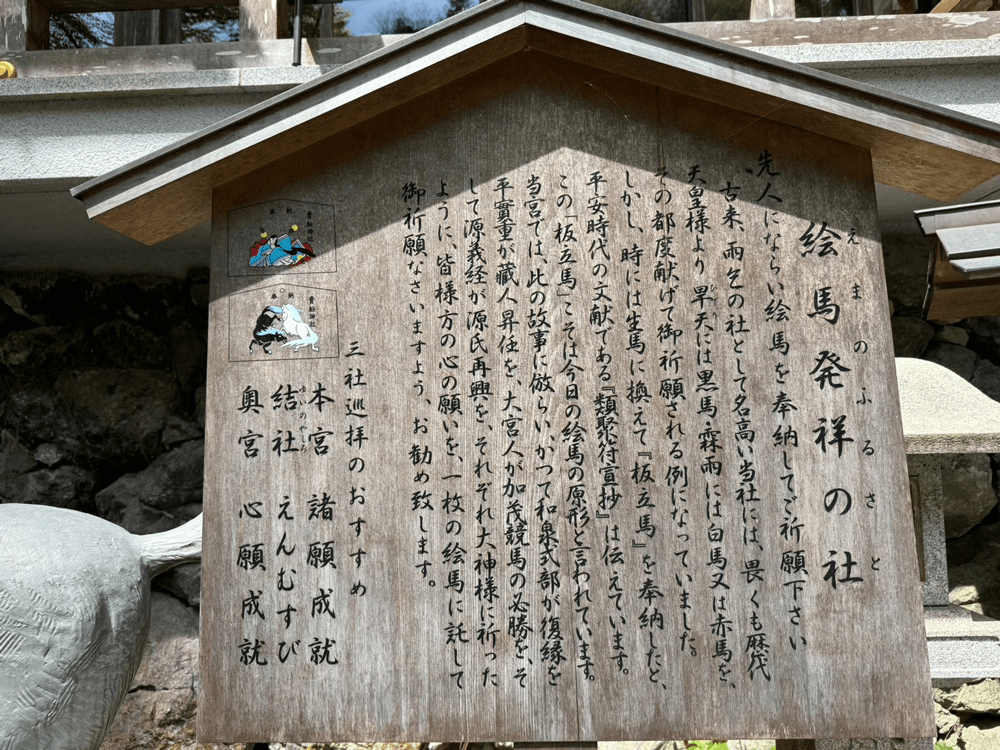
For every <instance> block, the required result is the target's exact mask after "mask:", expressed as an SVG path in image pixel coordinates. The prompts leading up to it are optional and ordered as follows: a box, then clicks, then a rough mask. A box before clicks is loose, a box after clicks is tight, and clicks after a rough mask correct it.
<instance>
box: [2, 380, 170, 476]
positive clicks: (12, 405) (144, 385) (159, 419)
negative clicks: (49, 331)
mask: <svg viewBox="0 0 1000 750" xmlns="http://www.w3.org/2000/svg"><path fill="white" fill-rule="evenodd" d="M177 402H178V393H177V386H176V382H175V380H174V377H173V376H172V375H171V374H170V373H165V372H161V371H158V370H109V369H101V370H82V371H77V370H71V371H67V372H63V373H61V374H60V375H59V376H58V378H57V379H56V383H55V386H54V388H47V387H44V386H42V385H38V386H32V385H26V386H23V387H22V388H21V389H20V390H17V391H15V392H14V393H13V394H12V395H11V397H10V399H9V400H8V402H7V406H6V408H5V410H4V415H3V418H4V422H5V423H6V425H7V426H8V427H9V428H10V429H11V430H12V431H13V432H16V433H17V434H18V435H20V436H21V439H22V440H24V441H25V442H29V441H30V442H33V443H42V442H46V443H54V444H55V445H57V446H58V447H59V448H61V449H62V450H64V451H66V453H67V454H69V456H71V457H72V458H74V459H76V460H80V461H84V462H99V461H111V462H116V463H119V464H128V463H134V462H135V461H137V460H143V459H144V460H145V461H148V460H149V459H150V458H152V457H154V456H156V455H158V454H159V453H160V452H161V451H162V448H161V446H160V433H161V431H162V430H163V428H164V426H165V425H166V421H167V417H168V416H170V414H171V413H173V411H174V409H175V407H176V404H177Z"/></svg>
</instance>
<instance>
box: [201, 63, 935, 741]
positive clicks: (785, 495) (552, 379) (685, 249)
mask: <svg viewBox="0 0 1000 750" xmlns="http://www.w3.org/2000/svg"><path fill="white" fill-rule="evenodd" d="M580 70H581V69H580V68H579V67H577V66H576V65H572V64H552V63H551V61H549V62H547V63H546V64H545V65H539V64H538V61H537V59H536V60H532V59H531V58H530V57H526V58H522V59H521V60H520V61H519V62H517V63H509V62H508V63H507V64H505V65H503V66H500V67H498V68H496V69H488V70H485V71H482V72H481V73H479V74H475V75H473V76H470V77H468V78H466V79H465V80H464V81H462V82H461V83H457V84H452V85H448V86H444V87H441V88H439V89H437V90H435V91H434V92H432V93H429V94H427V95H424V96H422V97H419V98H417V99H415V100H414V101H413V102H412V103H411V104H409V105H407V106H405V107H401V108H397V109H395V110H392V111H389V112H385V113H383V114H381V115H377V116H373V117H371V118H369V119H368V120H367V121H365V122H364V123H363V124H361V125H356V126H354V127H351V128H348V129H345V130H342V131H340V132H339V133H338V135H337V136H336V137H335V138H330V139H329V140H327V141H325V142H323V143H321V144H318V145H317V146H315V147H313V148H307V149H304V150H302V151H300V152H298V153H297V154H293V155H290V156H288V157H286V158H284V159H282V160H281V161H280V162H278V163H277V164H268V165H262V166H261V168H260V169H258V170H257V171H255V172H253V173H251V174H250V175H249V176H248V177H247V178H245V179H237V180H234V181H232V182H231V183H230V184H228V185H226V186H225V187H224V188H222V189H220V190H218V191H217V192H216V194H215V202H214V206H213V209H214V216H213V274H212V300H213V301H212V305H211V313H210V314H211V320H210V332H209V336H210V339H209V350H210V374H209V379H208V383H209V385H208V388H209V391H208V396H207V403H208V414H207V419H208V424H207V428H206V429H207V433H208V434H209V435H212V436H213V439H212V440H210V441H209V445H208V446H207V456H206V464H207V465H208V466H211V467H212V469H211V470H210V471H209V472H207V476H206V509H205V514H206V524H205V528H206V537H207V539H206V545H205V548H206V554H205V562H204V565H205V588H204V596H203V606H202V615H203V620H202V625H203V631H202V643H203V660H202V664H203V675H204V677H203V682H202V692H201V694H200V695H201V698H200V699H201V701H202V702H201V704H200V707H199V732H200V737H201V739H202V740H203V741H246V740H249V739H255V738H256V739H260V738H264V737H267V738H269V739H273V740H282V739H284V740H294V739H299V740H305V739H318V738H324V739H344V740H346V739H349V738H350V739H355V740H358V739H366V740H375V739H380V740H388V739H404V738H405V739H407V740H431V739H434V740H441V739H449V740H468V741H476V740H491V739H495V738H497V737H504V738H507V739H509V740H511V741H515V742H566V741H569V742H583V741H586V742H593V741H596V740H601V739H608V740H610V739H619V740H625V739H631V740H643V739H669V738H680V739H683V738H690V737H770V738H773V737H779V738H787V737H792V738H794V737H804V736H809V735H810V734H812V735H813V736H822V737H852V736H915V735H923V734H925V733H926V734H927V735H929V734H930V733H932V732H933V715H932V712H931V702H930V687H929V677H928V676H927V668H926V663H925V658H926V657H925V653H924V650H923V635H922V632H923V631H922V621H921V610H920V591H919V586H918V577H917V563H916V550H915V546H914V543H913V524H912V518H911V516H910V512H909V503H908V501H907V472H906V465H905V458H904V456H903V454H902V445H903V443H902V441H903V438H902V430H901V427H900V420H899V413H898V394H897V392H896V386H895V382H896V379H895V377H894V369H893V359H892V348H891V336H890V333H889V327H888V318H889V313H888V309H887V301H886V295H885V290H884V280H883V278H884V277H883V270H882V266H881V251H880V245H879V241H878V229H877V217H876V214H875V211H874V191H873V184H872V174H871V164H870V157H869V155H868V154H867V153H866V152H865V151H863V150H861V149H858V148H853V147H851V146H848V145H846V144H843V143H837V142H834V141H831V140H828V139H825V138H822V137H819V136H816V135H813V134H803V133H801V132H799V131H796V130H794V129H792V128H788V127H786V126H783V125H780V124H777V123H774V122H771V121H767V120H761V119H758V118H755V117H753V116H749V115H747V114H745V113H740V112H736V111H733V110H727V109H725V108H723V107H717V106H711V105H705V104H704V103H701V104H698V105H697V106H695V100H693V99H691V98H689V97H686V96H682V95H678V94H675V93H673V92H671V91H669V90H666V89H664V88H662V87H655V86H650V85H648V84H642V83H634V82H628V81H626V80H623V79H622V78H620V77H618V76H615V75H609V74H605V73H602V72H600V71H594V70H592V69H591V70H588V71H587V75H586V76H582V75H580ZM668 215H669V218H668ZM331 217H333V218H332V219H331ZM331 227H332V229H331ZM265 235H266V236H265ZM779 235H780V236H779ZM296 240H298V241H299V242H301V243H303V244H302V245H301V247H300V246H299V245H295V244H294V242H295V241H296ZM279 248H283V249H282V250H280V251H279ZM305 250H308V251H309V253H312V255H313V257H311V258H310V259H309V260H308V261H305V260H304V258H305V256H306V255H307V254H308V253H305ZM264 258H267V259H268V260H267V261H266V262H265V261H264V260H262V259H264ZM284 258H292V259H293V261H296V260H298V261H303V262H298V263H297V264H296V265H291V264H290V263H288V264H285V265H282V264H281V263H284V260H281V261H280V262H275V264H273V265H272V264H271V262H272V261H271V259H275V260H276V261H277V260H278V259H284ZM290 307H296V308H298V309H299V310H301V311H302V317H303V319H304V320H305V321H306V322H307V323H308V325H309V327H310V329H311V330H312V331H313V332H314V333H315V337H312V336H306V337H302V336H299V335H295V334H293V333H292V330H294V329H297V328H298V327H297V326H295V325H293V324H292V323H291V322H290V319H289V317H288V316H290V315H291V311H290V310H289V308H290ZM305 333H307V334H308V332H305ZM281 337H283V338H284V340H282V338H281ZM296 342H298V344H296ZM265 344H266V345H267V348H266V349H265V348H264V345H265ZM296 346H297V347H298V351H295V349H296ZM268 352H270V353H268ZM326 399H333V401H329V400H326ZM360 428H364V431H363V432H361V431H360ZM849 497H850V499H849ZM362 498H363V501H362ZM334 503H335V504H334ZM324 509H326V511H328V514H329V516H328V517H327V516H325V515H324ZM312 514H315V515H314V517H312V518H310V516H311V515H312ZM359 521H360V523H359ZM783 528H784V530H782V529H783ZM310 550H314V552H312V553H310ZM333 565H336V568H334V567H333ZM293 582H294V585H295V588H294V589H293V588H291V584H292V583H293ZM327 604H329V606H330V611H328V610H327V609H326V605H327ZM289 607H292V608H294V611H293V610H292V609H290V608H289ZM720 618H721V619H720ZM847 641H849V642H850V649H846V648H845V642H847ZM265 662H266V663H265ZM889 675H892V677H893V679H889ZM344 685H350V687H351V689H350V690H344V689H343V686H344ZM359 695H363V696H364V699H363V700H358V699H357V696H359ZM706 695H709V696H710V697H709V698H706Z"/></svg>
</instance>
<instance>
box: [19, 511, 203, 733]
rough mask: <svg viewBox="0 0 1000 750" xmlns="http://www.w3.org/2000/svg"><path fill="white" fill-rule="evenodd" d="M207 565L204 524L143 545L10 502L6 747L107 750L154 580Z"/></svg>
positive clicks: (74, 516) (113, 529) (86, 520)
mask: <svg viewBox="0 0 1000 750" xmlns="http://www.w3.org/2000/svg"><path fill="white" fill-rule="evenodd" d="M200 558H201V516H200V515H199V516H198V517H197V518H195V519H193V520H191V521H189V522H188V523H186V524H184V525H183V526H180V527H178V528H176V529H173V530H172V531H166V532H163V533H161V534H149V535H146V536H137V535H134V534H130V533H129V532H127V531H125V529H123V528H121V527H119V526H116V525H115V524H113V523H110V522H108V521H105V520H103V519H101V518H98V517H96V516H90V515H86V514H84V513H78V512H76V511H72V510H65V509H62V508H50V507H46V506H40V505H17V504H6V505H0V750H29V749H30V750H42V749H43V748H44V749H45V750H98V748H99V747H100V746H101V742H102V740H103V739H104V735H105V734H106V733H107V731H108V727H109V726H110V724H111V721H112V719H114V716H115V712H116V711H117V710H118V707H119V706H120V705H121V702H122V700H123V699H124V698H125V694H126V692H127V691H128V688H129V685H130V684H131V682H132V678H133V677H134V676H135V673H136V670H137V669H138V668H139V662H140V660H141V659H142V652H143V647H144V646H145V644H146V636H147V634H148V632H149V613H150V588H149V582H150V579H151V578H152V577H153V576H155V575H157V574H158V573H162V572H163V571H165V570H167V569H168V568H171V567H173V566H174V565H178V564H180V563H184V562H192V561H196V560H199V559H200Z"/></svg>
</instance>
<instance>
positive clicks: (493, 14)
mask: <svg viewBox="0 0 1000 750" xmlns="http://www.w3.org/2000/svg"><path fill="white" fill-rule="evenodd" d="M527 50H533V51H536V52H542V53H545V54H549V55H552V56H554V57H557V58H563V59H567V60H571V61H574V62H577V63H581V64H584V65H589V66H591V67H593V68H598V69H601V70H605V71H608V72H612V73H617V74H619V75H622V76H625V77H627V78H633V79H636V80H639V81H642V82H645V83H649V84H652V85H656V86H659V87H661V88H664V89H668V90H672V91H678V92H682V93H685V94H688V95H692V94H693V95H694V96H696V97H698V98H700V99H704V100H706V101H709V102H713V103H716V104H721V105H724V106H727V107H731V108H733V109H737V110H741V111H744V112H748V113H750V114H753V115H757V116H759V117H765V118H768V119H771V120H775V121H777V122H781V123H785V124H787V125H791V126H794V127H798V128H801V129H803V130H806V131H810V132H815V133H819V134H822V135H825V136H829V137H831V138H835V139H837V140H840V141H843V142H847V143H851V144H855V145H858V146H862V147H864V148H867V149H869V150H870V151H871V153H872V161H873V167H874V174H875V179H876V180H877V181H879V182H881V183H883V184H886V185H892V186H895V187H899V188H901V189H903V190H907V191H909V192H912V193H917V194H919V195H924V196H927V197H930V198H932V199H935V200H939V201H949V200H953V199H955V198H956V197H957V196H960V195H962V194H964V193H966V192H968V191H969V190H971V189H973V188H975V187H978V186H979V185H981V184H982V183H984V182H986V181H987V180H989V179H991V178H993V177H995V176H996V175H998V174H1000V126H997V125H996V124H994V123H989V122H986V121H984V120H978V119H975V118H971V117H967V116H963V115H960V114H957V113H955V112H952V111H949V110H946V109H944V108H941V107H937V106H933V105H929V104H924V103H921V102H917V101H915V100H912V99H908V98H906V97H901V96H896V95H894V94H890V93H887V92H885V91H882V90H879V89H876V88H873V87H870V86H867V85H864V84H860V83H856V82H854V81H849V80H847V79H844V78H840V77H837V76H833V75H830V74H829V73H826V72H817V71H813V70H810V69H808V68H805V67H803V66H800V65H796V64H793V63H787V62H783V61H779V60H775V59H773V58H769V57H766V56H764V55H760V54H757V53H753V52H750V51H747V50H741V49H737V48H735V47H732V46H730V45H727V44H723V43H720V42H715V41H711V40H708V39H704V38H702V37H697V36H694V35H691V34H687V33H685V32H681V31H677V30H675V29H672V28H668V27H664V26H661V25H658V24H653V23H649V22H646V21H642V20H639V19H635V18H632V17H629V16H624V15H621V14H619V13H615V12H612V11H608V10H605V9H603V8H599V7H596V6H593V5H586V4H583V3H579V2H574V1H573V0H494V1H493V2H489V3H485V4H484V5H480V6H477V7H476V8H474V9H472V10H470V11H467V12H465V13H462V14H460V15H458V16H456V17H453V18H451V19H449V20H447V21H445V22H443V23H441V24H438V25H436V26H434V27H431V28H429V29H425V30H424V31H422V32H419V33H417V34H414V35H413V36H412V37H410V38H409V39H407V40H406V41H404V42H402V43H399V44H395V45H392V46H390V47H387V48H385V49H383V50H380V51H378V52H375V53H373V54H370V55H367V56H365V57H363V58H361V59H359V60H356V61H354V62H352V63H350V64H348V65H345V66H343V67H341V68H338V69H337V70H335V71H332V72H331V73H328V74H326V75H323V76H320V77H318V78H316V79H314V80H312V81H310V82H308V83H306V84H303V85H301V86H298V87H297V88H295V89H292V90H290V91H287V92H285V93H283V94H280V95H278V96H276V97H274V98H272V99H269V100H268V101H266V102H262V103H261V104H259V105H257V106H255V107H251V108H250V109H247V110H245V111H243V112H241V113H239V114H237V115H234V116H232V117H229V118H227V119H225V120H222V121H221V122H219V123H217V124H215V125H213V126H211V127H209V128H206V129H204V130H202V131H200V132H198V133H195V134H193V135H191V136H189V137H187V138H185V139H182V140H180V141H178V142H177V143H176V144H173V145H171V146H168V147H166V148H163V149H160V150H158V151H155V152H153V153H151V154H149V155H147V156H145V157H143V158H141V159H138V160H136V161H134V162H131V163H130V164H127V165H125V166H123V167H120V168H119V169H116V170H113V171H111V172H109V173H107V174H105V175H103V176H101V177H98V178H96V179H93V180H90V181H89V182H87V183H84V184H83V185H80V186H79V187H77V188H75V189H74V190H73V191H72V194H73V196H74V197H76V198H78V199H80V200H81V201H83V203H84V204H85V205H86V208H87V213H88V215H89V216H90V217H91V218H93V219H96V220H97V221H98V222H100V223H101V224H104V225H105V226H108V227H110V228H112V229H115V230H117V231H119V232H121V233H122V234H125V235H127V236H129V237H132V238H134V239H136V240H139V241H141V242H144V243H146V244H149V245H152V244H155V243H157V242H160V241H162V240H164V239H167V238H168V237H171V236H173V235H175V234H177V233H179V232H182V231H184V230H185V229H188V228H190V227H192V226H195V225H196V224H199V223H201V222H203V221H205V220H207V219H208V218H209V216H210V213H211V196H212V190H213V188H214V187H216V186H218V185H221V184H223V183H226V182H229V181H232V180H236V179H239V178H240V177H241V176H243V175H245V174H247V173H248V172H250V171H252V170H255V169H258V168H260V167H261V166H264V165H266V164H268V163H270V162H272V161H274V160H277V159H280V158H282V157H284V156H287V155H288V154H291V153H294V152H296V151H298V150H300V149H302V148H305V147H307V146H310V145H311V144H314V143H316V142H318V141H320V140H322V139H325V138H329V137H331V136H334V135H336V134H337V133H339V132H341V131H343V130H345V129H347V128H349V127H351V126H354V125H357V124H359V123H361V122H363V121H365V120H366V119H368V118H371V117H373V116H375V115H377V114H380V113H382V112H385V111H388V110H389V109H391V108H393V107H395V106H398V105H400V104H403V103H405V102H408V101H411V100H413V99H415V98H417V97H419V96H421V95H423V94H426V93H427V92H430V91H433V90H434V89H436V88H437V87H439V86H442V85H444V84H446V83H449V82H451V81H454V80H456V79H459V78H461V77H463V76H465V75H467V74H469V73H470V72H472V71H475V70H479V69H481V68H484V67H485V66H487V65H491V64H493V63H496V62H498V61H501V60H503V59H505V58H508V57H510V56H514V55H518V54H519V53H521V52H524V51H527Z"/></svg>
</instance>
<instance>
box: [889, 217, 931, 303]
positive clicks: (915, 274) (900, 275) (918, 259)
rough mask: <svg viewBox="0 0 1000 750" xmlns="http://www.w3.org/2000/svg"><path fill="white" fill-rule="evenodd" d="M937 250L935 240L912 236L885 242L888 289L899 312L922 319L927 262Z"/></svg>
mask: <svg viewBox="0 0 1000 750" xmlns="http://www.w3.org/2000/svg"><path fill="white" fill-rule="evenodd" d="M933 249H934V244H933V241H932V240H929V239H927V238H926V237H920V236H918V235H910V234H898V235H886V236H885V237H883V238H882V257H883V259H884V262H885V279H886V287H887V288H888V290H889V299H890V303H892V304H893V305H894V308H895V310H896V311H903V310H906V311H910V312H912V313H914V314H915V315H919V314H920V311H921V309H922V308H923V305H924V295H925V294H926V293H927V258H928V257H929V255H930V253H931V252H932V251H933Z"/></svg>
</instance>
